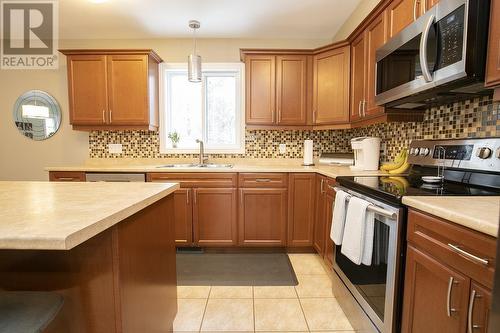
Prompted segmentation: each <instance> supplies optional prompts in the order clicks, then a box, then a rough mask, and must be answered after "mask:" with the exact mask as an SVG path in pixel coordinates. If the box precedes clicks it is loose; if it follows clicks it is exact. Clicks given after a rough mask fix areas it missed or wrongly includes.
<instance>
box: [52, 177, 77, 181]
mask: <svg viewBox="0 0 500 333" xmlns="http://www.w3.org/2000/svg"><path fill="white" fill-rule="evenodd" d="M75 179H77V178H75V177H59V178H57V179H56V180H62V181H71V180H75Z"/></svg>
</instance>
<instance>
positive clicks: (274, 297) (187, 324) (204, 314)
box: [174, 254, 353, 333]
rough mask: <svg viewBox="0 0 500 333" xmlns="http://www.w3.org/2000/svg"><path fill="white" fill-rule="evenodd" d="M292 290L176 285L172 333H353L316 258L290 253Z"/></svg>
mask: <svg viewBox="0 0 500 333" xmlns="http://www.w3.org/2000/svg"><path fill="white" fill-rule="evenodd" d="M289 257H290V261H291V262H292V265H293V268H294V270H295V274H296V275H297V279H298V281H299V284H298V285H297V286H295V287H293V286H290V287H275V286H269V287H266V286H254V287H251V286H250V287H229V286H228V287H224V286H179V287H178V289H177V290H178V306H179V309H178V313H177V317H176V319H175V321H174V331H175V332H262V333H263V332H323V333H327V332H330V333H331V332H338V333H340V332H343V333H348V332H353V331H352V327H351V325H350V324H349V321H348V320H347V318H346V316H345V314H344V312H343V311H342V309H341V308H340V306H339V304H338V303H337V301H336V299H335V297H334V295H333V293H332V282H331V280H330V278H329V277H328V275H327V273H326V271H325V269H324V268H323V265H322V264H321V260H322V259H320V258H319V256H317V255H316V254H289Z"/></svg>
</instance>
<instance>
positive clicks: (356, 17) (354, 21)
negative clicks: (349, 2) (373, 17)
mask: <svg viewBox="0 0 500 333" xmlns="http://www.w3.org/2000/svg"><path fill="white" fill-rule="evenodd" d="M380 1H381V0H361V2H360V3H359V5H358V7H356V9H355V10H354V12H353V13H352V14H351V16H349V18H348V19H347V20H346V21H345V23H344V24H343V25H342V26H341V27H340V29H339V31H338V32H337V34H336V35H335V36H334V37H333V41H334V42H338V41H341V40H344V39H346V38H347V37H349V35H350V34H351V33H352V32H353V31H354V29H356V27H357V26H358V25H359V24H360V23H361V22H362V21H363V20H364V19H365V17H367V16H368V14H369V13H370V12H371V11H372V10H373V8H375V6H376V5H377V4H378V3H379V2H380Z"/></svg>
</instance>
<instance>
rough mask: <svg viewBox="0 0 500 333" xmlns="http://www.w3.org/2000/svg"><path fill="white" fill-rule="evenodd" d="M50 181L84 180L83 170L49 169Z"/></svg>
mask: <svg viewBox="0 0 500 333" xmlns="http://www.w3.org/2000/svg"><path fill="white" fill-rule="evenodd" d="M49 180H50V181H51V182H84V181H85V172H79V171H51V172H49Z"/></svg>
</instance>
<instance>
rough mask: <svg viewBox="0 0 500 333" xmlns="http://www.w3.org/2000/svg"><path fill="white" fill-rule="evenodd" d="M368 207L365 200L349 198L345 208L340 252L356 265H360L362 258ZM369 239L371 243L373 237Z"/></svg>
mask: <svg viewBox="0 0 500 333" xmlns="http://www.w3.org/2000/svg"><path fill="white" fill-rule="evenodd" d="M369 205H370V203H369V202H368V201H366V200H363V199H360V198H357V197H351V198H350V200H349V205H348V206H347V214H346V218H345V226H344V235H343V237H342V247H341V249H340V252H341V253H342V254H343V255H344V256H346V257H347V258H348V259H349V260H351V261H352V262H353V263H355V264H356V265H360V264H361V262H362V260H363V257H364V248H365V234H366V223H365V220H366V212H367V208H368V206H369ZM371 238H372V243H373V235H372V237H371ZM367 257H368V253H367ZM370 261H371V254H370Z"/></svg>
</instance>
